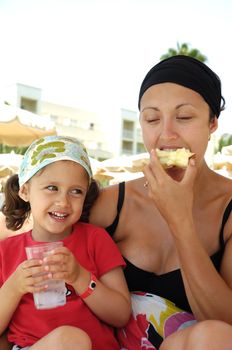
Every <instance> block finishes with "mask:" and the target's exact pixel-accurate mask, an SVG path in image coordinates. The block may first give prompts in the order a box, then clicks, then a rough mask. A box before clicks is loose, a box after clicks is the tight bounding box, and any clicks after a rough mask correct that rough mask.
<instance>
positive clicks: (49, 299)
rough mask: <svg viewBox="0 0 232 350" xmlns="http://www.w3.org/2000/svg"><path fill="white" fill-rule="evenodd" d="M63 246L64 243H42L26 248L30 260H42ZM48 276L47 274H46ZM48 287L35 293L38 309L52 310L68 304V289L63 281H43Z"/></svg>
mask: <svg viewBox="0 0 232 350" xmlns="http://www.w3.org/2000/svg"><path fill="white" fill-rule="evenodd" d="M61 246H63V242H49V243H41V244H39V245H33V246H30V247H26V248H25V249H26V254H27V258H28V259H40V260H42V259H43V258H45V257H46V256H48V255H49V254H51V251H52V250H53V249H55V248H58V247H61ZM45 274H46V272H45ZM43 284H46V285H47V286H48V287H47V289H46V290H44V291H40V292H35V293H33V298H34V303H35V307H36V309H52V308H55V307H58V306H62V305H65V304H66V287H65V282H64V281H62V280H53V279H48V280H46V281H43Z"/></svg>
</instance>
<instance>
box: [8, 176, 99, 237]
mask: <svg viewBox="0 0 232 350" xmlns="http://www.w3.org/2000/svg"><path fill="white" fill-rule="evenodd" d="M4 192H5V201H4V203H3V207H2V212H3V214H4V215H5V217H6V227H7V228H8V229H10V230H13V231H16V230H19V229H20V228H21V227H22V226H23V223H24V221H25V220H26V219H27V218H28V217H29V216H30V211H31V207H30V203H29V202H25V201H24V200H23V199H22V198H20V197H19V195H18V192H19V181H18V175H17V174H15V175H12V176H11V177H10V178H9V179H8V180H7V182H6V185H5V189H4ZM98 194H99V186H98V184H97V182H96V180H94V179H92V178H91V182H90V186H89V189H88V191H87V194H86V197H85V201H84V205H83V210H82V214H81V217H80V219H79V221H82V222H88V221H89V213H90V209H91V207H92V205H93V203H94V201H95V200H96V199H97V197H98Z"/></svg>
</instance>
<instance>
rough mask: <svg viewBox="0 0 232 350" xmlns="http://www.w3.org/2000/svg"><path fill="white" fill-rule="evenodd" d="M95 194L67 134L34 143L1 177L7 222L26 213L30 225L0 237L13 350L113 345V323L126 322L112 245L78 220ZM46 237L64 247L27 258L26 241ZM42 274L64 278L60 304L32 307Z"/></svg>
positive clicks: (0, 274) (0, 304)
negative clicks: (14, 170) (16, 166)
mask: <svg viewBox="0 0 232 350" xmlns="http://www.w3.org/2000/svg"><path fill="white" fill-rule="evenodd" d="M97 194H98V189H97V185H96V183H95V182H94V180H93V179H92V172H91V167H90V162H89V159H88V155H87V153H86V150H85V148H84V147H83V145H82V144H81V143H80V142H79V141H77V140H76V139H74V138H71V137H62V136H49V137H45V138H43V139H40V140H37V141H35V142H33V143H32V145H31V146H30V147H29V149H28V150H27V152H26V153H25V156H24V158H23V161H22V164H21V167H20V170H19V175H14V176H12V177H11V178H10V179H9V180H8V182H7V185H6V191H5V204H4V207H3V212H4V214H5V216H6V222H7V227H8V228H10V229H19V228H20V227H21V226H22V224H23V222H24V220H25V219H26V218H27V217H28V215H29V213H30V212H31V214H32V217H33V229H32V230H31V231H28V232H25V233H22V234H20V235H17V236H14V237H9V238H7V239H5V240H4V241H1V242H0V285H1V289H0V315H1V323H0V334H2V333H3V332H4V331H5V329H6V328H7V327H8V326H9V333H8V338H9V341H10V342H12V343H13V345H14V346H13V349H14V350H16V349H30V350H43V349H56V350H64V349H65V350H73V349H78V350H79V349H81V350H89V349H95V350H104V349H105V350H109V349H111V350H113V349H115V350H116V349H119V345H118V343H117V341H116V339H115V337H114V333H113V328H112V327H114V326H115V327H120V326H123V325H124V324H125V323H126V322H127V321H128V319H129V315H130V297H129V293H128V289H127V286H126V282H125V279H124V276H123V272H122V266H124V265H125V264H124V261H123V259H122V257H121V255H120V253H119V251H118V249H117V247H116V245H115V244H114V243H113V241H112V239H111V238H110V237H109V235H108V234H107V233H105V231H104V229H101V228H99V227H96V226H93V225H91V224H88V223H85V222H83V221H87V218H88V211H89V209H90V207H91V205H92V203H93V201H94V199H95V198H96V196H97ZM52 241H63V244H64V247H61V248H56V249H55V250H54V251H53V254H52V255H50V256H49V257H47V258H46V259H44V261H40V260H35V259H33V260H27V259H26V253H25V247H26V246H30V245H35V244H36V245H37V244H39V243H40V242H52ZM44 271H45V272H46V275H45V276H44V275H43V276H40V277H35V275H37V274H39V273H41V272H44ZM47 279H55V280H59V279H60V280H65V283H66V288H67V293H66V294H67V295H66V296H67V303H66V305H64V306H60V307H58V308H53V309H49V310H36V309H35V307H34V301H33V295H32V293H34V292H38V291H41V290H43V289H46V285H45V286H44V287H39V285H40V283H41V282H42V281H44V280H47ZM93 282H94V283H93ZM111 326H112V327H111Z"/></svg>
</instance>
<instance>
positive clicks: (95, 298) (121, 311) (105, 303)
mask: <svg viewBox="0 0 232 350" xmlns="http://www.w3.org/2000/svg"><path fill="white" fill-rule="evenodd" d="M44 262H45V263H46V266H45V268H46V270H47V271H48V272H51V274H52V278H53V279H63V280H65V282H66V283H67V284H70V285H71V286H73V288H74V289H75V291H76V293H77V294H78V295H82V294H83V293H84V292H85V291H86V290H87V289H88V286H89V283H90V279H91V273H90V271H88V270H86V269H85V268H84V267H83V266H81V265H80V264H79V262H78V261H77V260H76V258H75V256H74V255H73V253H72V252H71V251H70V250H69V249H68V248H67V247H61V248H56V249H55V250H54V254H52V255H49V256H47V257H46V258H44ZM83 301H84V302H85V303H86V305H87V306H88V307H89V308H90V309H91V310H92V311H93V312H94V313H95V315H96V316H98V317H99V318H100V319H101V320H102V321H104V322H106V323H108V324H110V325H112V326H115V327H122V326H124V325H125V324H126V323H127V321H128V320H129V317H130V312H131V302H130V293H129V291H128V288H127V284H126V280H125V277H124V274H123V271H122V268H121V267H116V268H114V269H112V270H110V271H109V272H107V273H105V274H104V275H103V276H101V278H100V279H99V280H97V281H96V288H95V289H94V290H93V292H92V293H91V294H90V295H89V296H88V297H86V298H84V299H83Z"/></svg>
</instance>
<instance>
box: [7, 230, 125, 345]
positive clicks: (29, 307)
mask: <svg viewBox="0 0 232 350" xmlns="http://www.w3.org/2000/svg"><path fill="white" fill-rule="evenodd" d="M63 243H64V246H66V247H67V248H69V249H70V250H71V251H72V253H73V254H74V255H75V256H76V259H77V260H78V261H79V263H80V264H81V265H82V266H83V267H85V268H86V269H87V270H89V271H91V272H93V273H94V274H95V275H96V277H97V278H100V277H101V276H102V275H104V274H105V273H107V272H108V271H110V270H111V269H113V268H115V267H118V266H125V262H124V260H123V258H122V256H121V254H120V252H119V250H118V248H117V246H116V244H115V243H114V242H113V240H112V239H111V237H109V235H108V234H107V233H106V231H105V230H104V229H102V228H99V227H96V226H94V225H91V224H86V223H77V224H75V225H74V228H73V232H72V234H70V235H69V236H68V237H66V238H65V239H64V240H63ZM33 244H39V242H36V241H33V239H32V236H31V231H29V232H26V233H22V234H19V235H17V236H13V237H9V238H7V239H5V240H3V241H0V286H2V284H3V283H4V282H5V281H6V279H7V278H8V277H9V276H10V275H11V274H12V273H13V271H14V270H15V269H16V267H17V266H18V265H19V264H20V263H21V262H22V261H24V260H26V253H25V247H26V246H30V245H33ZM66 287H67V302H66V305H64V306H60V307H58V308H54V309H49V310H37V309H36V308H35V306H34V300H33V295H32V294H31V293H27V294H25V295H24V296H23V297H22V299H21V302H20V303H19V305H18V307H17V309H16V310H15V313H14V314H13V317H12V319H11V322H10V324H9V336H8V338H9V340H10V341H11V342H12V343H14V344H17V345H19V346H22V347H25V346H30V345H32V344H34V343H35V342H36V341H38V340H39V339H40V338H42V337H43V336H45V335H46V334H48V333H49V332H50V331H51V330H53V329H54V328H56V327H59V326H61V325H71V326H75V327H79V328H81V329H83V330H84V331H86V332H87V333H88V335H89V336H90V338H91V340H92V344H93V349H94V350H109V349H111V350H113V349H115V350H116V349H117V350H118V349H119V345H118V343H117V341H116V339H115V337H114V334H113V328H112V327H110V326H108V325H106V324H105V323H104V322H102V321H100V320H99V319H98V318H97V317H96V316H95V315H94V313H93V312H92V311H91V310H90V309H89V308H88V307H87V306H86V304H85V303H84V301H83V300H82V299H81V298H80V297H79V296H78V295H77V294H76V293H75V291H74V289H73V288H72V287H71V286H70V285H66Z"/></svg>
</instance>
